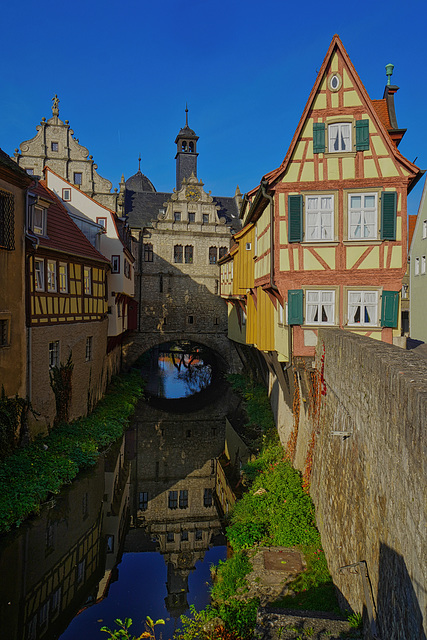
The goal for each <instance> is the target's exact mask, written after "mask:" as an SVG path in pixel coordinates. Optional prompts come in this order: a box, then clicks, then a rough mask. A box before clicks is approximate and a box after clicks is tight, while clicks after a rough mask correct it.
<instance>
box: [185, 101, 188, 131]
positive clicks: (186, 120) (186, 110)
mask: <svg viewBox="0 0 427 640" xmlns="http://www.w3.org/2000/svg"><path fill="white" fill-rule="evenodd" d="M185 126H186V127H188V106H187V103H185Z"/></svg>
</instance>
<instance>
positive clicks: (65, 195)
mask: <svg viewBox="0 0 427 640" xmlns="http://www.w3.org/2000/svg"><path fill="white" fill-rule="evenodd" d="M62 199H63V201H64V202H71V189H62Z"/></svg>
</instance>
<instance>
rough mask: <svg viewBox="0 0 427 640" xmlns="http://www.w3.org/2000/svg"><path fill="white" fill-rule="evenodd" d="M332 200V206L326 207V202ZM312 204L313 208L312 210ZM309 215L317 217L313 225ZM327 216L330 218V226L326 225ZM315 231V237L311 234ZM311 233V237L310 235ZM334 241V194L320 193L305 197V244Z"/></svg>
mask: <svg viewBox="0 0 427 640" xmlns="http://www.w3.org/2000/svg"><path fill="white" fill-rule="evenodd" d="M328 199H330V203H331V204H330V206H326V202H324V201H326V200H328ZM310 203H313V205H314V206H313V207H312V208H310ZM309 215H310V216H315V217H316V220H315V223H314V224H313V223H312V222H311V221H310V223H309ZM326 216H330V222H329V224H326V223H325V221H326ZM310 229H312V231H314V235H313V234H312V232H310ZM310 233H311V235H310ZM333 240H334V194H333V193H323V194H321V193H319V194H310V195H306V196H305V236H304V241H305V242H333Z"/></svg>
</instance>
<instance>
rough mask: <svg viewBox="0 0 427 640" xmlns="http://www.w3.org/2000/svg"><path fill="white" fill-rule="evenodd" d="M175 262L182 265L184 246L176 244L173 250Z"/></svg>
mask: <svg viewBox="0 0 427 640" xmlns="http://www.w3.org/2000/svg"><path fill="white" fill-rule="evenodd" d="M173 261H174V262H175V263H176V264H182V244H176V245H175V246H174V248H173Z"/></svg>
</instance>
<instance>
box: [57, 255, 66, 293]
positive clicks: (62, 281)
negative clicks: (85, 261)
mask: <svg viewBox="0 0 427 640" xmlns="http://www.w3.org/2000/svg"><path fill="white" fill-rule="evenodd" d="M59 292H60V293H68V264H67V263H66V262H60V263H59Z"/></svg>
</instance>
